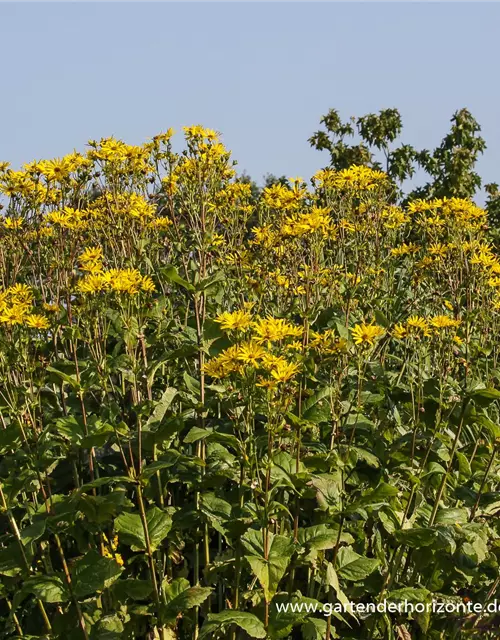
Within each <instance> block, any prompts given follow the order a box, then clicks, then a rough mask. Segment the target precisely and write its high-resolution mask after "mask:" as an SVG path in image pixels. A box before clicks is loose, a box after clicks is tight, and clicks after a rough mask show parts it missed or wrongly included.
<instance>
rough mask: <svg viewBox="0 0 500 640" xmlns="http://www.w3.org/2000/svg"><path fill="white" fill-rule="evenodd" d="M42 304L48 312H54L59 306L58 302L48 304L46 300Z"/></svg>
mask: <svg viewBox="0 0 500 640" xmlns="http://www.w3.org/2000/svg"><path fill="white" fill-rule="evenodd" d="M42 306H43V308H44V310H45V311H47V312H48V313H56V312H57V311H59V308H60V307H59V305H58V304H49V303H47V302H44V303H43V305H42Z"/></svg>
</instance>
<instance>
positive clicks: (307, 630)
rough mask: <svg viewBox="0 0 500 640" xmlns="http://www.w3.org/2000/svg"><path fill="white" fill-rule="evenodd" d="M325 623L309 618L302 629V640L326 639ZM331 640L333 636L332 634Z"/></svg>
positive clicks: (324, 621)
mask: <svg viewBox="0 0 500 640" xmlns="http://www.w3.org/2000/svg"><path fill="white" fill-rule="evenodd" d="M326 630H327V623H326V620H324V619H321V618H309V619H308V620H307V622H305V623H304V624H303V625H302V627H301V631H302V638H303V640H324V639H325V638H326ZM331 637H332V638H335V635H333V634H332V636H331Z"/></svg>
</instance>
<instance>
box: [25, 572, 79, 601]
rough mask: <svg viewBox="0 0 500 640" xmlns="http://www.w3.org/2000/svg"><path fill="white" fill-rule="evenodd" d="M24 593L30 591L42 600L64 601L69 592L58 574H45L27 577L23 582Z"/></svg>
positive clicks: (67, 598)
mask: <svg viewBox="0 0 500 640" xmlns="http://www.w3.org/2000/svg"><path fill="white" fill-rule="evenodd" d="M23 591H24V592H25V593H32V594H33V595H34V596H36V597H37V598H39V599H40V600H42V602H66V601H67V600H69V599H70V593H69V591H68V589H67V587H66V584H65V583H64V582H63V579H62V578H61V577H60V576H55V575H45V576H36V577H34V578H29V579H28V580H26V581H25V582H24V584H23Z"/></svg>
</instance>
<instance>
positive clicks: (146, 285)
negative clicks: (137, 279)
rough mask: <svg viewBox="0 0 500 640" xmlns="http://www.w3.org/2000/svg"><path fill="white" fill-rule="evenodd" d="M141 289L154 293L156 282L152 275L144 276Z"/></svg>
mask: <svg viewBox="0 0 500 640" xmlns="http://www.w3.org/2000/svg"><path fill="white" fill-rule="evenodd" d="M141 290H142V291H144V292H145V293H154V292H155V291H156V287H155V283H154V282H153V279H152V278H151V277H150V276H142V282H141Z"/></svg>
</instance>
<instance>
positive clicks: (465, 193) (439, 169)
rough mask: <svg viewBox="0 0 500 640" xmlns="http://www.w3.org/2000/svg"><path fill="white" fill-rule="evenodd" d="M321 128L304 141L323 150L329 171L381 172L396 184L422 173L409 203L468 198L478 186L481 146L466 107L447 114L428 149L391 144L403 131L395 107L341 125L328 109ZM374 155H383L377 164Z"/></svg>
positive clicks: (338, 118) (483, 148)
mask: <svg viewBox="0 0 500 640" xmlns="http://www.w3.org/2000/svg"><path fill="white" fill-rule="evenodd" d="M321 124H322V125H323V126H324V129H322V130H319V131H317V132H316V133H315V134H314V135H313V136H312V137H311V138H310V139H309V142H310V144H311V146H313V147H315V148H316V149H319V150H327V151H328V152H329V154H330V164H331V166H332V167H333V168H335V169H338V170H339V169H345V168H347V167H349V166H350V165H352V164H362V165H366V166H369V167H372V168H374V169H384V170H385V171H386V172H387V174H388V175H389V176H390V177H391V179H392V180H393V181H394V182H395V184H397V185H401V184H402V183H403V182H404V181H405V180H407V179H409V178H412V177H413V176H414V174H415V169H416V168H417V167H418V168H420V169H423V170H424V171H425V173H426V174H427V175H428V177H429V182H427V183H426V184H425V185H424V186H422V187H418V188H416V189H414V190H413V191H412V192H411V193H410V194H409V196H408V199H410V200H411V199H415V198H443V197H447V198H452V197H457V198H472V197H473V196H474V194H475V193H476V191H477V190H478V189H479V188H480V187H481V179H480V177H479V175H478V174H477V173H476V172H475V171H474V168H475V165H476V162H477V160H478V158H479V155H480V154H482V153H483V152H484V150H485V149H486V143H485V141H484V139H483V138H482V137H481V136H480V135H479V132H480V131H481V127H480V126H479V124H478V123H477V122H476V120H475V119H474V118H473V116H472V114H471V113H470V112H469V111H468V110H467V109H460V110H459V111H457V112H456V113H454V114H453V117H452V118H451V129H450V132H449V133H448V134H447V135H446V136H445V137H444V138H443V140H442V142H441V144H440V145H439V146H438V147H437V148H436V149H434V150H433V151H429V150H427V149H424V150H421V151H418V150H417V149H415V148H414V147H412V146H411V145H408V144H400V145H399V146H396V147H394V146H393V143H394V142H395V141H396V140H397V139H398V138H399V137H400V135H401V132H402V130H403V123H402V119H401V114H400V113H399V111H398V110H397V109H383V110H381V111H380V113H379V114H374V113H370V114H368V115H365V116H362V117H360V118H357V119H355V118H351V121H350V122H347V123H343V122H342V120H341V119H340V116H339V113H338V111H336V110H335V109H330V111H329V112H328V114H327V115H325V116H323V117H322V118H321ZM355 134H357V135H358V136H359V139H360V142H359V143H357V144H353V145H350V144H347V143H346V141H345V140H346V139H348V138H349V137H353V136H354V135H355ZM377 152H382V153H383V157H384V163H383V165H382V163H381V162H380V161H379V160H377V158H376V156H377Z"/></svg>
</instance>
